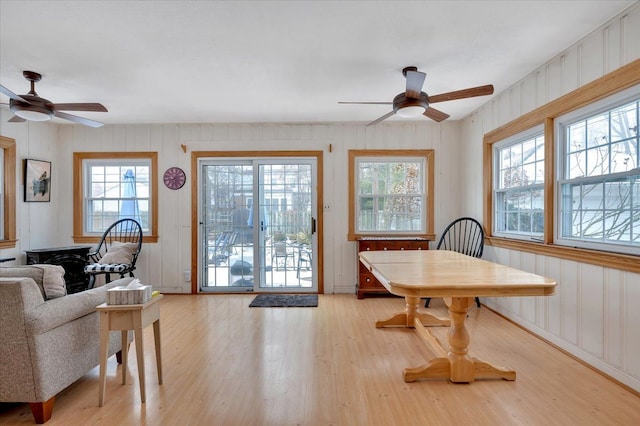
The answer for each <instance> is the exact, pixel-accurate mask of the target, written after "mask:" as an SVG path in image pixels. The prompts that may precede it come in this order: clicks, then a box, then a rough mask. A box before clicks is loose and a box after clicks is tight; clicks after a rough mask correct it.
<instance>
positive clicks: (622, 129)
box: [611, 103, 638, 142]
mask: <svg viewBox="0 0 640 426" xmlns="http://www.w3.org/2000/svg"><path fill="white" fill-rule="evenodd" d="M637 124H638V116H637V108H636V103H631V104H628V105H624V106H622V107H620V108H617V109H614V110H613V111H611V142H617V141H620V140H623V139H629V138H633V137H635V136H637V134H636V132H637V130H636V131H634V129H637V127H636V126H637Z"/></svg>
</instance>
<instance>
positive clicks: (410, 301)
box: [376, 296, 450, 328]
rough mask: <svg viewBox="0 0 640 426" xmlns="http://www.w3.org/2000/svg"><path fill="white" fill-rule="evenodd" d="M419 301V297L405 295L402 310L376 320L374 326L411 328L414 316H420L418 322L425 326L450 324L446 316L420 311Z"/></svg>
mask: <svg viewBox="0 0 640 426" xmlns="http://www.w3.org/2000/svg"><path fill="white" fill-rule="evenodd" d="M419 303H420V298H419V297H417V296H405V310H404V312H398V313H397V314H394V315H392V316H391V317H389V318H387V319H385V320H381V321H376V328H382V327H393V326H400V327H409V328H413V326H414V323H415V318H416V317H417V318H420V322H422V324H423V325H425V326H427V327H428V326H437V325H444V326H448V325H450V321H449V320H448V319H446V318H439V317H436V316H435V315H432V314H430V313H427V312H420V311H419V310H418V305H419Z"/></svg>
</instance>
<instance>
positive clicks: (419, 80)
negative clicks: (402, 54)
mask: <svg viewBox="0 0 640 426" xmlns="http://www.w3.org/2000/svg"><path fill="white" fill-rule="evenodd" d="M426 76H427V75H426V74H425V73H423V72H420V71H407V72H406V77H407V91H406V95H407V97H408V98H412V99H420V92H421V91H422V85H423V84H424V79H425V77H426Z"/></svg>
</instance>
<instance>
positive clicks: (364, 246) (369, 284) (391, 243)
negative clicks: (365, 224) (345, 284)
mask: <svg viewBox="0 0 640 426" xmlns="http://www.w3.org/2000/svg"><path fill="white" fill-rule="evenodd" d="M382 250H393V251H398V250H429V241H428V240H426V239H421V238H411V237H406V238H400V237H397V238H377V237H374V238H362V239H360V240H358V252H362V251H382ZM358 264H359V266H358V284H357V288H358V299H363V298H364V297H365V295H366V294H374V293H376V294H390V293H389V292H388V291H387V289H386V288H384V286H383V285H382V284H381V283H380V282H379V281H378V280H377V279H376V278H375V277H374V276H373V274H372V273H371V272H370V271H369V270H368V269H367V267H366V266H364V265H363V264H362V262H360V259H358Z"/></svg>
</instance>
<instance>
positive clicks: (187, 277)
mask: <svg viewBox="0 0 640 426" xmlns="http://www.w3.org/2000/svg"><path fill="white" fill-rule="evenodd" d="M184 280H185V281H186V282H190V281H191V271H184Z"/></svg>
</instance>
